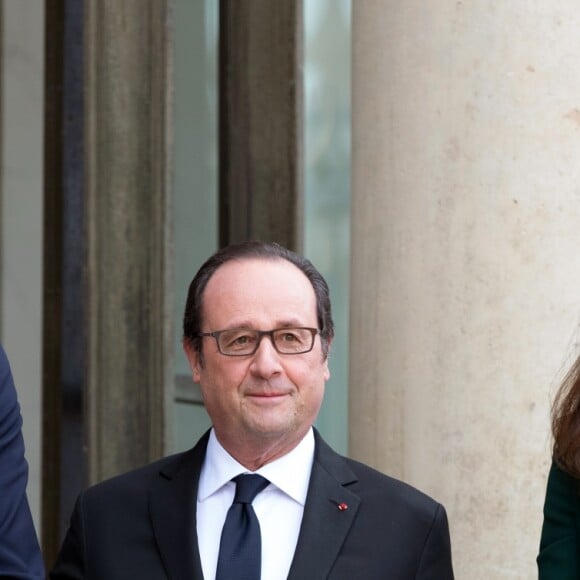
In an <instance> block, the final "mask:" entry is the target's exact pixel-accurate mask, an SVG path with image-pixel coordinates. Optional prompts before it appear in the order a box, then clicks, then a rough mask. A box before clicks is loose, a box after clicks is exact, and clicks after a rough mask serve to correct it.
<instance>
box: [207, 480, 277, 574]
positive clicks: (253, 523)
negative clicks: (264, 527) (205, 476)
mask: <svg viewBox="0 0 580 580" xmlns="http://www.w3.org/2000/svg"><path fill="white" fill-rule="evenodd" d="M232 481H235V483H236V495H235V497H234V503H233V504H232V505H231V507H230V509H229V510H228V515H227V516H226V521H225V523H224V527H223V529H222V537H221V540H220V551H219V556H218V563H217V572H216V576H215V578H216V580H260V572H261V566H262V538H261V536H260V523H259V522H258V518H257V517H256V514H255V512H254V508H253V507H252V502H253V501H254V498H255V497H256V496H257V495H258V494H259V493H260V492H261V491H262V490H263V489H264V488H265V487H266V486H267V485H268V484H269V483H270V482H269V481H268V480H267V479H265V478H264V477H262V476H261V475H256V474H249V475H238V476H237V477H234V479H233V480H232Z"/></svg>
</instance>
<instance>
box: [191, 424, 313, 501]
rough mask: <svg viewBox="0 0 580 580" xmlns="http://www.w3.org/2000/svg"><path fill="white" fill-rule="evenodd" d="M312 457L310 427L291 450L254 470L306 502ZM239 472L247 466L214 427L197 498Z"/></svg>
mask: <svg viewBox="0 0 580 580" xmlns="http://www.w3.org/2000/svg"><path fill="white" fill-rule="evenodd" d="M313 460H314V433H313V431H312V427H311V428H310V429H309V430H308V432H307V433H306V435H305V436H304V438H303V439H302V441H300V443H299V444H298V445H297V446H296V447H295V448H294V449H292V451H290V452H289V453H287V454H286V455H283V456H282V457H279V458H278V459H276V460H274V461H272V462H271V463H267V464H266V465H264V466H262V467H261V468H260V469H258V470H257V471H256V472H255V473H258V474H260V475H262V476H263V477H265V478H266V479H268V480H269V481H270V482H271V484H272V485H274V486H275V487H277V488H278V489H280V490H281V491H282V492H284V493H285V494H287V495H288V496H290V497H291V498H292V499H293V500H295V501H297V502H298V503H300V504H301V505H304V504H305V502H306V494H307V493H308V483H309V481H310V472H311V470H312V462H313ZM240 473H248V470H247V469H246V468H245V467H244V466H243V465H242V464H240V463H238V462H237V461H236V460H235V459H234V458H233V457H232V456H231V455H230V454H229V453H228V452H227V451H226V450H225V449H224V448H223V447H222V445H221V443H220V442H219V441H218V439H217V437H216V435H215V432H214V430H213V428H212V430H211V432H210V435H209V440H208V443H207V450H206V453H205V461H204V463H203V467H202V470H201V474H200V477H199V488H198V492H197V497H198V501H204V500H205V499H207V498H208V497H209V496H210V495H212V494H214V493H215V492H216V491H218V490H219V489H221V488H222V487H223V486H224V485H226V484H227V483H228V482H230V481H231V479H232V478H234V477H236V475H239V474H240Z"/></svg>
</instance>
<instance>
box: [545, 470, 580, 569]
mask: <svg viewBox="0 0 580 580" xmlns="http://www.w3.org/2000/svg"><path fill="white" fill-rule="evenodd" d="M579 484H580V482H579V481H578V480H577V479H575V478H574V477H572V476H570V475H568V474H567V473H564V472H563V471H562V470H561V469H559V468H558V467H557V466H556V465H555V464H552V468H551V469H550V475H549V476H548V487H547V490H546V501H545V502H544V525H543V526H542V538H541V540H540V553H539V554H538V558H537V562H538V573H539V580H578V579H579V578H580V558H579V555H580V494H579V491H580V487H579Z"/></svg>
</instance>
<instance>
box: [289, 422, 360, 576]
mask: <svg viewBox="0 0 580 580" xmlns="http://www.w3.org/2000/svg"><path fill="white" fill-rule="evenodd" d="M314 434H315V439H316V451H315V456H314V463H313V464H312V474H311V476H310V484H309V487H308V496H307V498H306V504H305V506H304V516H303V518H302V525H301V527H300V535H299V537H298V544H297V546H296V552H295V554H294V559H293V560H292V566H291V567H290V573H289V575H288V580H303V579H304V578H321V579H322V578H326V577H327V576H328V574H329V572H330V569H331V567H332V565H333V564H334V562H335V560H336V558H337V555H338V552H339V551H340V548H341V546H342V544H343V543H344V540H345V539H346V537H347V535H348V532H349V530H350V528H351V526H352V523H353V521H354V518H355V516H356V513H357V511H358V508H359V504H360V498H359V497H358V496H357V495H356V494H354V493H352V492H351V491H349V490H348V489H347V488H346V487H344V486H345V485H346V484H349V483H353V482H355V481H356V479H357V478H356V476H355V475H354V474H353V472H352V470H351V469H350V468H349V467H348V465H347V464H346V462H345V461H344V459H343V458H342V457H341V456H340V455H338V454H337V453H335V452H334V451H333V450H332V449H331V448H330V447H329V446H328V445H327V444H326V443H325V442H324V441H323V440H322V439H321V437H320V435H319V434H318V432H316V431H315V433H314ZM339 506H340V507H339Z"/></svg>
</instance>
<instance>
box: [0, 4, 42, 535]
mask: <svg viewBox="0 0 580 580" xmlns="http://www.w3.org/2000/svg"><path fill="white" fill-rule="evenodd" d="M3 18H4V20H3V30H2V43H3V45H2V74H3V78H2V86H3V94H2V104H3V111H2V122H1V124H0V125H1V128H2V135H1V139H2V154H3V155H2V171H1V179H2V182H1V185H0V196H1V197H0V199H1V203H2V206H1V212H0V215H1V216H2V224H1V228H0V229H1V232H2V238H1V271H0V284H1V288H0V296H1V304H0V320H1V327H0V328H1V340H2V343H3V345H4V348H5V350H6V352H7V354H8V357H9V359H10V362H11V365H12V371H13V374H14V379H15V382H16V388H17V391H18V396H19V399H20V404H21V407H22V416H23V420H24V440H25V444H26V456H27V459H28V463H29V466H30V479H29V485H28V497H29V500H30V505H31V509H32V514H33V517H34V520H35V524H36V527H37V530H38V531H39V532H40V527H39V523H40V482H41V463H40V462H41V356H42V350H41V348H42V318H41V299H42V235H43V234H42V206H43V189H42V188H43V176H42V155H43V153H42V152H43V82H44V79H43V76H44V2H41V1H40V0H18V1H15V0H12V1H6V2H3Z"/></svg>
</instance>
